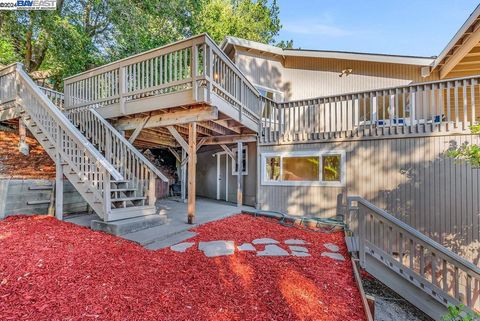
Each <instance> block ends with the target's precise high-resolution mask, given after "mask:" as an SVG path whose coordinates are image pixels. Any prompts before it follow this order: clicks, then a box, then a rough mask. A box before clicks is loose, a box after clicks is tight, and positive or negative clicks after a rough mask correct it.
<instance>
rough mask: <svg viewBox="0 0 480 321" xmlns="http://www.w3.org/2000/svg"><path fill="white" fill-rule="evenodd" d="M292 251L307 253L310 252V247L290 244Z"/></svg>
mask: <svg viewBox="0 0 480 321" xmlns="http://www.w3.org/2000/svg"><path fill="white" fill-rule="evenodd" d="M288 248H289V249H290V250H291V251H292V252H305V253H308V249H307V248H306V247H304V246H294V245H290V246H289V247H288Z"/></svg>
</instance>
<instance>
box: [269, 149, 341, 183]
mask: <svg viewBox="0 0 480 321" xmlns="http://www.w3.org/2000/svg"><path fill="white" fill-rule="evenodd" d="M332 155H340V181H323V156H332ZM267 157H280V176H279V177H280V180H278V181H272V180H269V179H268V178H267V170H266V165H267V164H266V159H267ZM284 157H319V158H320V162H319V164H320V165H319V166H320V168H319V180H318V181H284V180H281V178H282V177H283V158H284ZM260 163H261V164H260V166H261V168H260V177H261V180H260V184H261V185H264V186H320V187H322V186H323V187H344V186H345V178H346V152H345V150H323V151H311V150H308V151H294V152H267V153H261V155H260Z"/></svg>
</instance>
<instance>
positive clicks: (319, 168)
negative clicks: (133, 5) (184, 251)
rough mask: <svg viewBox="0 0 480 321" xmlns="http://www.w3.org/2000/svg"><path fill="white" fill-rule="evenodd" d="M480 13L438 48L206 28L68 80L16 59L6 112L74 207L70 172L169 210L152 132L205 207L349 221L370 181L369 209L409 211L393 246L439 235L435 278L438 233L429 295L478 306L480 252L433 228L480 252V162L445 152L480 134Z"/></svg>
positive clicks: (127, 208) (104, 190) (106, 214)
mask: <svg viewBox="0 0 480 321" xmlns="http://www.w3.org/2000/svg"><path fill="white" fill-rule="evenodd" d="M479 16H480V7H477V9H476V10H475V11H474V12H473V13H472V15H471V16H470V17H469V19H468V20H467V21H466V22H465V24H464V25H463V26H462V28H461V29H460V30H459V31H458V33H457V34H456V35H455V36H454V38H453V39H452V41H451V42H450V43H449V44H448V45H447V46H446V48H445V49H444V50H443V51H442V52H441V53H440V54H439V56H438V57H413V56H396V55H384V54H371V53H356V52H337V51H325V50H301V49H280V48H277V47H274V46H271V45H266V44H261V43H256V42H253V41H248V40H244V39H239V38H235V37H227V38H226V39H225V41H224V42H223V43H222V44H221V46H218V45H217V44H215V43H214V42H213V41H212V40H211V39H210V37H209V36H208V35H206V34H202V35H199V36H195V37H192V38H189V39H185V40H181V41H178V42H176V43H172V44H169V45H166V46H164V47H161V48H156V49H152V50H150V51H148V52H144V53H140V54H138V55H135V56H132V57H127V58H125V59H122V60H119V61H115V62H113V63H110V64H107V65H104V66H101V67H98V68H94V69H91V70H88V71H85V72H83V73H81V74H78V75H75V76H72V77H69V78H66V79H65V81H64V84H65V86H64V87H65V92H64V94H62V93H56V92H53V91H51V90H47V89H45V88H41V87H38V86H37V85H36V84H35V83H34V82H33V81H32V80H31V79H30V77H29V76H28V75H27V74H26V73H25V72H24V71H23V69H22V66H21V65H20V64H14V65H10V66H7V67H6V68H3V69H2V70H1V71H0V121H4V120H8V119H14V118H20V119H21V121H20V123H19V126H20V130H24V129H25V128H28V129H29V131H30V132H31V133H32V134H33V136H34V137H35V138H37V140H38V141H39V142H40V143H41V144H42V146H44V148H45V150H46V151H47V152H48V153H49V155H50V156H51V157H52V159H54V160H55V163H56V172H57V180H56V190H55V193H56V200H57V202H56V207H57V211H56V212H57V215H58V218H60V219H61V218H62V217H61V213H62V200H63V179H62V177H63V176H65V177H66V178H67V179H68V180H69V182H70V183H71V184H72V185H73V186H74V187H75V188H76V189H77V191H78V192H79V193H80V195H81V196H82V197H83V198H84V199H85V201H86V202H87V203H88V204H89V205H90V207H91V208H92V209H93V210H94V211H95V212H96V213H97V214H98V215H99V217H100V218H101V219H102V220H103V221H105V222H106V223H108V222H112V221H117V220H124V219H129V218H135V217H142V216H149V215H154V214H155V212H156V209H155V200H156V198H157V197H159V196H163V195H160V194H161V193H158V191H159V190H160V189H161V190H162V191H165V190H166V188H165V185H166V184H168V179H167V177H165V175H164V174H163V173H162V172H160V171H159V170H158V169H157V168H156V167H155V166H153V165H152V164H151V163H150V162H149V161H148V160H147V159H146V158H145V157H144V156H143V155H142V154H141V153H140V152H139V151H138V150H137V148H151V147H155V148H159V147H161V148H165V149H168V150H170V152H171V153H172V154H173V155H174V156H175V157H176V158H177V160H178V163H179V164H180V167H181V170H180V173H179V177H180V181H181V183H182V184H181V186H182V191H181V197H182V199H185V201H186V202H187V204H188V221H189V222H190V223H193V222H194V220H195V200H196V196H202V197H207V198H212V199H217V200H221V201H226V202H235V203H237V205H238V206H240V205H242V204H247V205H251V206H255V207H257V208H258V209H261V210H267V211H280V212H286V213H289V214H291V215H298V216H305V215H307V216H314V217H323V218H326V217H334V216H340V217H343V218H345V219H346V220H347V221H349V220H351V215H350V214H351V213H350V212H351V211H350V210H351V207H350V206H349V205H350V204H349V203H350V200H351V199H350V197H351V196H354V195H358V196H360V197H361V198H362V200H363V201H360V205H359V206H360V207H361V206H366V205H362V204H364V203H362V202H366V203H365V204H367V203H368V204H373V205H368V206H366V207H365V208H364V210H365V211H373V212H375V211H376V213H377V214H378V213H383V212H382V211H386V213H389V215H392V216H393V217H396V218H398V219H400V221H401V222H403V223H399V222H400V221H398V222H397V221H389V222H388V224H393V225H389V229H390V232H391V233H393V231H394V229H395V228H398V229H402V232H398V233H400V234H391V235H392V236H391V238H395V240H392V239H391V238H388V239H389V240H390V241H389V244H390V245H391V242H393V241H395V242H397V238H400V239H401V240H402V241H401V245H397V248H396V249H395V251H392V249H391V248H390V252H389V253H387V254H388V255H389V257H392V255H393V252H395V253H401V256H402V261H401V264H404V262H403V253H404V252H402V249H403V246H404V244H403V237H405V235H410V234H411V235H412V236H411V243H409V244H413V242H414V240H418V239H419V236H418V235H417V234H415V233H419V232H421V233H423V234H424V235H426V236H427V237H428V238H430V239H429V240H424V239H423V238H420V239H421V242H424V243H421V244H420V243H419V245H418V246H419V250H418V251H419V252H418V253H421V258H419V262H420V263H419V266H420V271H421V272H418V273H417V275H420V277H421V278H422V281H421V282H423V283H421V284H422V285H421V286H420V285H419V286H420V287H422V288H423V289H424V288H425V282H427V281H425V280H426V278H427V277H426V276H425V269H426V268H425V257H424V254H425V253H424V250H425V249H430V247H431V248H432V250H429V251H430V252H429V253H430V256H432V255H437V256H436V257H434V258H433V259H432V258H430V260H431V261H429V265H428V266H429V267H428V269H430V270H429V271H430V272H429V273H430V277H431V278H430V281H428V282H430V283H432V284H433V285H432V288H431V290H430V293H429V295H431V296H435V298H436V299H437V301H439V302H441V303H442V304H444V305H446V304H447V303H452V302H453V303H457V302H464V303H465V304H467V306H469V307H472V308H475V307H477V308H478V305H479V302H478V301H479V298H478V295H477V294H478V293H477V292H478V291H477V290H478V283H479V282H480V274H479V273H478V268H476V267H475V266H473V264H472V263H469V264H470V265H468V264H467V263H465V262H464V261H462V260H465V259H461V258H458V257H457V256H456V254H452V253H450V252H448V251H445V250H442V251H440V252H435V251H437V250H438V249H437V248H436V247H435V246H433V245H431V244H433V243H432V242H433V240H434V241H437V242H438V243H440V244H442V245H443V246H445V247H447V248H450V249H451V250H453V251H455V252H456V253H458V254H461V255H463V256H464V257H465V258H466V259H468V260H470V261H472V262H473V263H474V264H478V257H479V255H480V254H479V247H478V244H479V242H480V240H479V236H480V215H479V212H480V200H479V198H478V188H479V186H480V172H478V170H477V169H474V168H471V167H470V166H469V165H468V164H464V163H457V162H455V161H453V160H451V159H449V158H447V157H445V156H444V153H445V151H447V150H448V149H449V148H452V147H457V146H460V145H462V144H464V143H476V144H480V139H479V137H478V136H476V135H472V134H471V132H470V129H469V126H470V125H472V124H476V123H478V121H479V119H480V107H479V101H480V86H479V84H480V82H479V81H480V44H479V41H480V30H479V27H480V19H479ZM373 212H372V213H371V214H370V216H369V217H371V218H372V220H373V216H374V214H373ZM382 215H383V214H382ZM382 217H383V216H382ZM383 219H385V218H384V217H383V218H382V220H383ZM379 220H380V219H379ZM381 222H382V224H384V223H383V222H384V221H381ZM405 223H406V224H407V225H408V226H409V227H408V228H407V227H405V226H404V225H402V224H405ZM359 224H360V223H358V222H353V223H352V226H354V225H355V226H359ZM394 225H395V226H394ZM385 226H387V224H384V225H381V227H382V228H384V227H385ZM411 228H413V229H415V230H416V232H415V233H414V234H412V233H413V232H412V231H411V230H410V229H411ZM372 231H373V230H372ZM372 233H373V234H374V232H372ZM382 233H383V234H382V235H383V236H382V238H381V239H382V242H383V240H384V239H387V237H386V235H388V232H385V231H383V232H382ZM385 233H387V234H385ZM395 233H397V232H395ZM408 233H410V234H408ZM373 234H372V235H373ZM375 235H376V234H375ZM379 235H380V234H379ZM395 235H400V236H398V237H397V236H395ZM415 242H416V241H415ZM418 242H420V241H418ZM362 244H363V243H362ZM435 244H436V243H435ZM372 246H373V245H372ZM411 246H413V245H411ZM415 246H416V245H415ZM370 250H371V248H370ZM361 251H364V248H363V247H362V248H361ZM372 253H373V252H370V254H372ZM413 253H416V252H415V251H414V250H413V248H410V257H412V256H413ZM418 253H417V254H418ZM432 253H437V254H432ZM387 254H383V255H381V256H380V257H381V258H382V260H383V259H384V257H385V256H386V255H387ZM442 255H443V256H445V258H443V256H442ZM371 256H373V255H371ZM437 259H441V260H443V261H441V262H440V263H441V264H444V265H442V266H443V272H444V273H445V274H444V277H443V280H444V281H442V282H444V283H443V288H441V289H440V288H439V284H438V282H437V281H435V280H434V279H435V278H434V277H433V276H435V275H436V274H435V273H436V272H437V271H436V266H439V265H438V264H440V263H436V260H437ZM413 262H414V259H413V258H412V259H411V261H410V268H411V269H413ZM451 262H454V263H451ZM459 262H460V263H459ZM383 263H385V262H383ZM447 263H448V264H455V265H454V267H453V270H454V272H452V273H454V274H453V276H452V277H447V274H448V273H447V272H448V271H449V270H448V268H447ZM385 264H386V263H385ZM388 264H390V263H388ZM436 264H437V265H436ZM391 266H392V267H393V266H394V264H393V263H391ZM401 271H404V268H400V269H399V270H397V273H400V274H401V273H403V272H401ZM449 273H450V272H449ZM459 275H464V276H465V277H466V280H467V283H466V285H465V284H464V283H462V288H461V289H460V288H459V278H460V276H459ZM417 277H418V276H415V278H417ZM462 277H463V276H462ZM411 280H414V278H413V277H411ZM415 280H416V279H415ZM449 280H450V281H451V280H454V282H456V283H453V285H452V283H448V284H447V281H449ZM450 281H449V282H450ZM412 282H413V281H412ZM472 284H473V285H472ZM417 285H418V284H417ZM452 286H453V288H452ZM472 289H477V290H475V291H477V292H475V293H473V292H472V291H473V290H472ZM441 291H443V292H441ZM452 291H453V292H452ZM440 292H441V293H444V294H445V295H444V296H442V297H441V298H440V297H437V296H438V295H439V294H438V293H440ZM446 297H448V298H449V299H448V300H447V299H445V298H446Z"/></svg>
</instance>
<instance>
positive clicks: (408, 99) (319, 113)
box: [260, 76, 480, 143]
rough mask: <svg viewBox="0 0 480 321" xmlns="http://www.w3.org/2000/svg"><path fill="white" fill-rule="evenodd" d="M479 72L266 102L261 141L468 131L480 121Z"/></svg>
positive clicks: (265, 100) (267, 100)
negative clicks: (388, 86) (323, 95)
mask: <svg viewBox="0 0 480 321" xmlns="http://www.w3.org/2000/svg"><path fill="white" fill-rule="evenodd" d="M479 83H480V76H474V77H466V78H458V79H449V80H442V81H434V82H425V83H416V84H411V85H407V86H401V87H395V88H388V89H381V90H372V91H365V92H358V93H350V94H344V95H338V96H330V97H320V98H312V99H306V100H300V101H292V102H285V103H278V102H274V101H272V100H269V99H264V100H263V111H262V121H261V125H262V130H261V137H260V142H261V143H277V142H280V143H281V142H293V141H317V140H318V141H321V140H332V139H341V138H356V137H381V136H389V135H414V134H428V133H433V132H465V131H468V130H469V126H470V125H472V124H475V123H477V122H478V120H479V119H480V109H479V108H477V107H476V104H478V101H479V99H480V95H479V92H480V90H479V87H478V86H479Z"/></svg>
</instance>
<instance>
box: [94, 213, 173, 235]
mask: <svg viewBox="0 0 480 321" xmlns="http://www.w3.org/2000/svg"><path fill="white" fill-rule="evenodd" d="M133 209H134V211H132V210H130V208H129V210H128V211H124V210H112V213H111V221H110V222H103V221H100V220H94V221H92V222H91V228H92V229H93V230H99V231H104V232H107V233H110V234H113V235H125V234H129V233H139V232H141V231H146V230H149V229H151V228H154V227H157V226H159V225H162V224H165V223H166V221H167V218H166V217H165V216H164V215H158V214H155V208H153V207H148V206H142V207H134V208H133Z"/></svg>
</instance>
